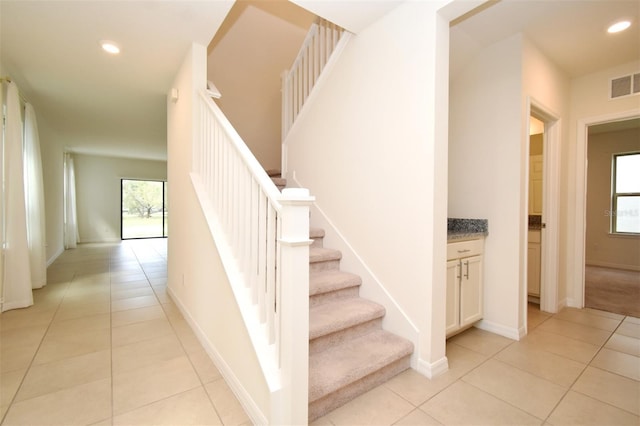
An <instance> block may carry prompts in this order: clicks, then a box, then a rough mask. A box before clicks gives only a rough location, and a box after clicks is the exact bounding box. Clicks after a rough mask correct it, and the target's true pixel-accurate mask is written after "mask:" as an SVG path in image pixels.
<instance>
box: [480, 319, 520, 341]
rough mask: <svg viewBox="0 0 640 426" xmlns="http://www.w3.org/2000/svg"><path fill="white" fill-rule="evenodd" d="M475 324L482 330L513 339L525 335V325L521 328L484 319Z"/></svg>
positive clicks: (518, 338)
mask: <svg viewBox="0 0 640 426" xmlns="http://www.w3.org/2000/svg"><path fill="white" fill-rule="evenodd" d="M475 326H476V327H477V328H479V329H481V330H485V331H488V332H490V333H493V334H498V335H500V336H504V337H506V338H508V339H511V340H520V339H521V338H522V337H524V335H525V328H524V327H521V328H519V329H518V328H513V327H505V326H504V325H502V324H497V323H495V322H492V321H487V320H482V321H480V322H478V323H477V324H476V325H475Z"/></svg>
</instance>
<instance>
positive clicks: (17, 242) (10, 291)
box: [2, 82, 33, 311]
mask: <svg viewBox="0 0 640 426" xmlns="http://www.w3.org/2000/svg"><path fill="white" fill-rule="evenodd" d="M3 142H4V164H5V170H4V172H5V175H4V185H5V186H4V202H5V206H4V207H5V209H4V213H5V246H4V271H3V272H4V279H3V287H2V293H3V294H2V295H3V303H2V311H6V310H8V309H16V308H25V307H27V306H31V305H33V295H32V293H31V268H30V267H29V246H28V243H27V216H26V210H25V194H24V171H23V160H22V158H23V157H22V156H23V152H22V117H21V111H20V95H19V93H18V86H17V85H16V84H15V83H13V82H12V83H9V86H8V89H7V114H6V124H5V130H4V141H3Z"/></svg>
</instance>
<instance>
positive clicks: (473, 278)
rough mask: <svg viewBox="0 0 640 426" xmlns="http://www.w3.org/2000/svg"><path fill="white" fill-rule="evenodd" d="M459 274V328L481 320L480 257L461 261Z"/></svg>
mask: <svg viewBox="0 0 640 426" xmlns="http://www.w3.org/2000/svg"><path fill="white" fill-rule="evenodd" d="M460 267H461V270H460V273H461V275H462V278H461V280H460V326H461V327H464V326H465V325H468V324H471V323H473V322H475V321H478V320H479V319H482V307H483V294H482V293H483V291H482V256H473V257H467V258H464V259H462V261H461V265H460Z"/></svg>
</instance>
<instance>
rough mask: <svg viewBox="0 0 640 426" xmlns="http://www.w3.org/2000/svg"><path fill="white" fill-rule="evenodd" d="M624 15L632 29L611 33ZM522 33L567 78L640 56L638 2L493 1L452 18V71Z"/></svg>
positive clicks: (628, 0) (635, 0)
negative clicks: (617, 21) (612, 27)
mask: <svg viewBox="0 0 640 426" xmlns="http://www.w3.org/2000/svg"><path fill="white" fill-rule="evenodd" d="M621 18H627V19H631V20H632V22H633V24H632V26H631V28H629V29H628V30H626V31H624V32H622V33H618V34H607V32H606V29H607V27H608V26H609V25H610V24H612V23H613V22H614V21H616V20H618V19H621ZM520 32H522V33H524V34H525V35H526V36H527V38H529V40H531V41H532V42H533V44H535V45H536V46H537V47H538V49H540V50H541V51H542V52H543V53H544V54H545V56H547V57H548V58H549V59H550V60H551V61H553V62H554V63H555V64H556V65H557V66H558V67H559V68H560V69H561V70H563V71H564V72H565V73H566V74H567V76H568V77H570V78H575V77H579V76H582V75H586V74H590V73H592V72H595V71H598V70H602V69H606V68H609V67H612V66H615V65H620V64H624V63H628V62H631V61H634V60H640V1H638V0H622V1H620V0H572V1H568V0H564V1H560V0H555V1H541V0H524V1H506V0H503V1H490V2H488V3H486V4H485V5H483V6H482V7H480V8H478V9H476V10H474V11H472V12H470V13H468V14H467V15H466V16H464V17H462V18H460V19H457V20H456V21H453V22H452V27H451V40H450V49H451V53H450V61H451V64H450V69H451V72H452V73H453V74H455V73H456V72H457V71H458V70H459V69H461V68H462V67H464V65H465V64H466V62H467V61H468V60H470V59H471V58H472V57H473V56H474V55H476V54H477V53H478V52H479V51H481V50H482V49H483V48H485V47H487V46H489V45H491V44H493V43H495V42H497V41H499V40H502V39H504V38H507V37H509V36H511V35H514V34H517V33H520Z"/></svg>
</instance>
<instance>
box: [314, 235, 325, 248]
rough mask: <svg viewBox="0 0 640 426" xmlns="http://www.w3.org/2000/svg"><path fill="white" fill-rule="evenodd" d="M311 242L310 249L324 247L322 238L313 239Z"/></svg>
mask: <svg viewBox="0 0 640 426" xmlns="http://www.w3.org/2000/svg"><path fill="white" fill-rule="evenodd" d="M312 240H313V242H312V243H311V247H324V241H323V238H322V237H319V238H313V239H312Z"/></svg>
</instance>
